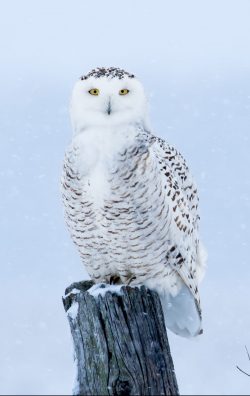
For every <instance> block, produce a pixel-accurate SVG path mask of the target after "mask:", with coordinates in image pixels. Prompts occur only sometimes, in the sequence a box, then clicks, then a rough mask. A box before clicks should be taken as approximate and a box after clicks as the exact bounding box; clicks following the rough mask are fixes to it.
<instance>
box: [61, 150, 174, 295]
mask: <svg viewBox="0 0 250 396" xmlns="http://www.w3.org/2000/svg"><path fill="white" fill-rule="evenodd" d="M81 151H82V150H81ZM109 153H110V152H109ZM71 158H73V156H71ZM80 158H81V160H83V164H84V165H83V166H85V168H84V167H82V169H80V168H81V166H80V168H79V152H78V153H77V152H76V158H75V159H74V158H73V159H72V160H71V162H72V165H71V167H72V171H73V173H72V174H71V175H68V176H67V174H66V175H65V179H66V180H65V181H66V183H65V182H64V204H65V208H66V219H67V223H68V226H69V228H70V231H71V235H72V238H73V240H74V242H75V243H76V245H77V247H78V249H79V252H80V254H81V257H82V260H83V263H84V265H85V267H86V269H87V271H88V273H89V275H90V276H91V278H92V279H94V280H95V281H96V282H102V281H104V282H109V281H110V278H112V277H118V278H120V280H121V282H122V283H128V282H131V283H132V284H140V283H145V284H148V285H150V286H151V287H153V286H154V284H156V283H157V287H158V288H160V287H161V283H164V289H166V286H167V288H169V290H171V291H172V293H173V294H175V293H176V292H177V291H178V290H179V287H180V284H181V281H180V279H179V277H178V276H177V275H176V272H175V271H174V269H173V268H172V267H171V266H170V265H169V262H170V261H169V260H168V263H167V260H166V255H167V252H168V251H169V250H170V249H171V247H172V246H173V241H172V240H171V235H170V230H169V224H170V220H171V212H170V210H169V206H168V205H167V204H166V197H165V191H164V188H163V185H162V179H161V177H160V172H159V168H158V164H157V161H155V158H154V155H153V153H152V151H151V149H150V144H141V145H138V143H137V144H130V145H129V146H127V147H123V148H122V149H120V150H118V151H116V152H115V153H114V154H113V156H112V155H111V156H110V158H108V159H107V156H106V157H105V155H104V156H100V157H98V156H97V158H98V159H97V160H96V161H94V162H93V161H92V164H91V166H89V164H86V163H84V156H80ZM93 158H94V156H93V157H92V158H91V159H90V161H89V163H91V160H93ZM76 164H78V168H79V169H80V172H79V169H76V168H77V166H76ZM74 166H75V169H74ZM84 169H85V171H84ZM86 169H87V170H86ZM68 172H69V171H68Z"/></svg>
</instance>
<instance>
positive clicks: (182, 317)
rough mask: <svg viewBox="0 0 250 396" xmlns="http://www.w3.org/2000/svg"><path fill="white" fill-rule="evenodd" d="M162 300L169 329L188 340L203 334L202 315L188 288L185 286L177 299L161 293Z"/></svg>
mask: <svg viewBox="0 0 250 396" xmlns="http://www.w3.org/2000/svg"><path fill="white" fill-rule="evenodd" d="M160 299H161V304H162V309H163V312H164V317H165V323H166V326H167V328H168V329H170V330H171V331H172V332H173V333H175V334H178V335H180V336H182V337H186V338H190V337H195V336H197V335H199V334H201V333H202V323H201V313H200V310H199V308H198V306H197V303H196V301H195V299H194V297H193V295H192V293H191V292H190V290H189V288H188V287H187V286H185V285H183V286H182V288H181V290H180V292H179V293H178V294H177V295H176V296H175V297H173V296H172V295H171V294H170V293H168V292H164V293H161V294H160Z"/></svg>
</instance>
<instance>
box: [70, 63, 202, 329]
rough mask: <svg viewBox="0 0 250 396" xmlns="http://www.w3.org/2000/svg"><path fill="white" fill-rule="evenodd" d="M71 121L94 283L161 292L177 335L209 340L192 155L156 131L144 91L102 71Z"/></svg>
mask: <svg viewBox="0 0 250 396" xmlns="http://www.w3.org/2000/svg"><path fill="white" fill-rule="evenodd" d="M70 113H71V120H72V126H73V139H72V142H71V144H70V146H69V147H68V149H67V151H66V155H65V161H64V167H63V175H62V194H63V203H64V209H65V218H66V223H67V226H68V228H69V231H70V234H71V237H72V239H73V241H74V243H75V244H76V246H77V248H78V250H79V253H80V256H81V259H82V261H83V263H84V265H85V267H86V270H87V272H88V273H89V275H90V277H91V278H92V279H93V280H94V282H95V283H100V282H105V283H117V284H127V285H132V286H136V285H142V284H143V285H145V286H146V287H148V288H150V289H153V290H156V291H157V292H158V294H159V296H160V298H161V302H162V307H163V311H164V315H165V320H166V325H167V327H168V328H169V329H171V330H172V331H173V332H174V333H176V334H179V335H182V336H185V337H191V336H195V335H198V334H200V333H202V324H201V308H200V299H199V291H198V285H199V283H200V281H201V279H202V277H203V274H204V268H205V254H204V250H203V248H202V245H201V242H200V241H199V237H198V222H199V214H198V195H197V188H196V185H195V183H194V181H193V178H192V176H191V174H190V172H189V169H188V167H187V165H186V162H185V160H184V159H183V157H182V155H181V154H180V153H179V152H178V151H177V150H176V149H175V148H174V147H172V146H171V145H169V144H168V143H167V142H166V141H165V140H163V139H161V138H159V137H156V136H155V135H154V134H153V133H152V132H151V128H150V126H149V121H148V111H147V99H146V96H145V93H144V89H143V86H142V84H141V83H140V82H139V81H138V80H137V79H136V78H135V76H134V75H133V74H130V73H128V72H126V71H124V70H122V69H119V68H113V67H112V68H97V69H94V70H92V71H91V72H89V73H88V74H86V75H85V76H83V77H81V78H80V79H79V80H78V81H77V82H76V84H75V86H74V88H73V93H72V98H71V108H70Z"/></svg>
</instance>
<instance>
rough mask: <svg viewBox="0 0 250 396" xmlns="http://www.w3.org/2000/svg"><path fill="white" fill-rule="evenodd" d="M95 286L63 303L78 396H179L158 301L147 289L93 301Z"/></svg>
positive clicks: (77, 289)
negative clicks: (72, 343) (71, 347)
mask: <svg viewBox="0 0 250 396" xmlns="http://www.w3.org/2000/svg"><path fill="white" fill-rule="evenodd" d="M92 285H93V282H91V281H85V282H79V283H73V284H72V285H71V286H70V287H68V288H67V289H66V292H65V297H64V298H63V302H64V307H65V310H66V312H67V313H68V319H69V323H70V328H71V333H72V337H73V342H74V350H75V359H76V366H77V378H76V384H75V387H74V390H73V393H74V394H75V395H114V396H116V395H117V396H118V395H119V396H122V395H124V396H125V395H126V396H127V395H178V394H179V392H178V386H177V382H176V377H175V372H174V366H173V361H172V357H171V354H170V348H169V344H168V338H167V333H166V329H165V325H164V318H163V313H162V308H161V304H160V300H159V297H158V295H157V293H155V292H152V291H150V290H148V289H146V288H145V287H141V288H131V287H123V288H122V289H121V293H120V294H114V293H111V292H109V291H108V292H107V293H106V294H105V295H104V296H101V295H99V296H98V297H96V298H95V297H93V296H92V295H91V294H89V293H88V292H87V290H88V289H89V288H90V287H91V286H92Z"/></svg>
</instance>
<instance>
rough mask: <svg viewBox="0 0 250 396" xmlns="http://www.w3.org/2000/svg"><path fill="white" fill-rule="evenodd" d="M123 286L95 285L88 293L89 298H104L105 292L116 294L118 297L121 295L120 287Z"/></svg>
mask: <svg viewBox="0 0 250 396" xmlns="http://www.w3.org/2000/svg"><path fill="white" fill-rule="evenodd" d="M123 286H124V285H108V284H105V283H98V284H96V285H93V286H92V287H91V288H90V289H89V290H88V293H89V294H91V296H93V297H95V298H98V296H99V295H100V296H102V297H104V296H105V294H106V293H107V292H110V293H114V294H117V295H119V296H121V295H122V287H123Z"/></svg>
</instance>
